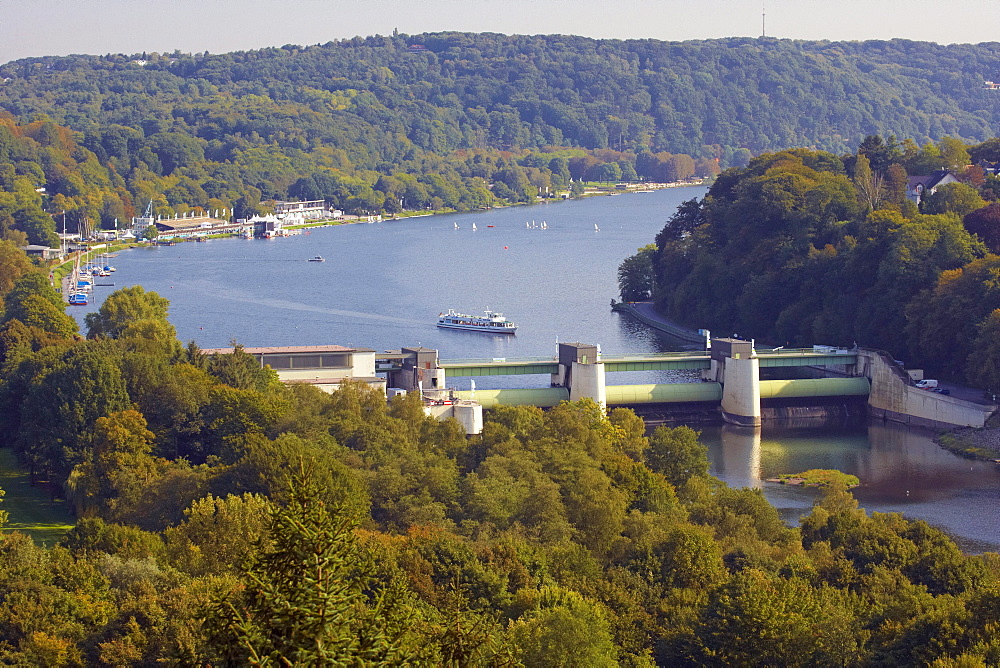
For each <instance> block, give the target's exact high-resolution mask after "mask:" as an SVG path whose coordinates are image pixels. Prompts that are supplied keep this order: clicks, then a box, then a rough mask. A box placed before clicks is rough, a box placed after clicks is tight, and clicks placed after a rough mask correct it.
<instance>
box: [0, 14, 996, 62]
mask: <svg viewBox="0 0 1000 668" xmlns="http://www.w3.org/2000/svg"><path fill="white" fill-rule="evenodd" d="M762 7H763V9H764V10H765V13H766V17H767V18H766V32H767V34H768V35H769V36H774V37H788V38H798V39H829V40H864V39H891V38H894V37H902V38H906V39H914V40H926V41H933V42H939V43H942V44H951V43H955V42H973V43H975V42H986V41H997V40H1000V20H998V19H1000V1H998V0H946V1H941V0H936V1H934V2H931V1H930V0H907V1H905V2H904V1H901V0H764V1H763V2H761V0H685V1H680V0H659V1H655V0H548V1H545V2H541V1H538V0H409V1H407V2H403V1H400V0H353V1H350V2H348V1H347V0H0V63H4V62H7V61H10V60H15V59H17V58H24V57H27V56H43V55H66V54H70V53H88V54H105V53H127V54H131V53H140V52H142V51H159V52H170V51H173V50H175V49H180V50H181V51H184V52H200V51H209V52H212V53H222V52H225V51H235V50H243V49H255V48H260V47H265V46H281V45H283V44H321V43H324V42H327V41H330V40H334V39H339V38H343V37H353V36H355V35H362V36H367V35H374V34H382V35H387V34H391V33H392V31H393V29H394V28H396V29H398V30H399V31H400V32H402V33H408V34H415V33H420V32H435V31H441V30H463V31H472V32H499V33H505V34H514V33H517V34H530V35H535V34H552V33H560V34H574V35H585V36H588V37H598V38H601V37H605V38H652V39H662V40H686V39H705V38H712V37H731V36H752V37H757V36H759V35H760V34H761V11H762Z"/></svg>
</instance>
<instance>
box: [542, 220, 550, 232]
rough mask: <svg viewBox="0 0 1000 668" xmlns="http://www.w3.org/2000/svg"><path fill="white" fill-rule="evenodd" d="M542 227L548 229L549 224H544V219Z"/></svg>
mask: <svg viewBox="0 0 1000 668" xmlns="http://www.w3.org/2000/svg"><path fill="white" fill-rule="evenodd" d="M542 229H543V230H547V229H549V226H548V225H546V224H545V221H544V220H543V221H542Z"/></svg>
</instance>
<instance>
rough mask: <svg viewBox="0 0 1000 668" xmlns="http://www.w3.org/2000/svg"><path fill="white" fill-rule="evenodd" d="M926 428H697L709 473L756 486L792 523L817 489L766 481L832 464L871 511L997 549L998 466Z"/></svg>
mask: <svg viewBox="0 0 1000 668" xmlns="http://www.w3.org/2000/svg"><path fill="white" fill-rule="evenodd" d="M933 437H934V434H933V433H932V432H929V431H926V430H922V429H916V428H912V427H907V426H906V425H899V424H895V423H891V422H871V423H868V422H865V421H838V422H829V421H814V420H796V421H776V422H770V423H765V425H764V426H763V427H762V428H760V429H753V428H746V427H735V426H733V425H718V426H709V427H705V428H703V429H702V441H703V442H704V443H705V444H706V445H707V446H708V448H709V458H710V460H711V464H712V470H713V473H714V475H716V476H718V477H719V478H720V479H722V480H724V481H725V482H727V483H728V484H730V485H733V486H740V487H760V488H762V489H763V490H764V494H765V496H767V498H768V500H770V501H771V503H772V504H773V505H774V506H775V507H776V508H778V510H779V512H780V513H781V514H782V517H784V519H785V520H786V521H788V522H792V523H795V522H797V520H798V518H799V517H800V516H801V515H803V514H805V513H808V512H809V509H810V507H811V506H812V503H813V501H814V500H815V499H816V497H817V494H818V492H817V491H816V490H813V489H803V488H799V487H789V486H786V485H780V484H776V483H768V482H765V481H766V479H767V478H772V477H776V476H778V475H779V474H782V473H798V472H800V471H805V470H808V469H812V468H824V469H838V470H841V471H844V472H845V473H851V474H854V475H856V476H858V478H859V479H860V480H861V486H860V487H858V488H857V489H856V490H854V496H855V498H857V499H858V502H859V504H860V505H861V506H862V507H863V508H865V509H866V510H868V512H869V513H871V512H899V513H903V514H904V515H905V516H906V517H908V518H911V519H922V520H926V521H927V522H929V523H931V524H933V525H934V526H937V527H939V528H941V529H943V530H945V531H947V532H948V533H949V534H951V535H952V536H953V537H954V538H955V540H956V541H957V542H958V543H959V545H961V546H962V548H963V549H965V550H967V551H970V552H983V551H997V550H1000V466H998V465H997V464H994V463H992V462H979V461H972V460H968V459H964V458H962V457H958V456H956V455H954V454H952V453H950V452H948V451H947V450H944V449H942V448H941V447H939V446H938V445H937V444H936V443H934V441H933Z"/></svg>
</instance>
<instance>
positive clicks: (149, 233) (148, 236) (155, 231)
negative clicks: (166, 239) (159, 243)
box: [140, 225, 160, 241]
mask: <svg viewBox="0 0 1000 668" xmlns="http://www.w3.org/2000/svg"><path fill="white" fill-rule="evenodd" d="M159 236H160V229H159V228H158V227H157V226H156V225H149V226H147V227H146V229H144V230H143V231H142V234H141V235H140V238H141V239H145V240H146V241H156V239H157V238H158V237H159Z"/></svg>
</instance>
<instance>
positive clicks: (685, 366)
mask: <svg viewBox="0 0 1000 668" xmlns="http://www.w3.org/2000/svg"><path fill="white" fill-rule="evenodd" d="M757 358H758V360H759V364H760V367H761V368H767V367H797V366H844V365H850V364H855V363H856V362H857V361H858V357H857V355H856V354H855V353H854V352H853V351H850V350H843V349H834V348H830V349H820V350H817V349H816V348H788V349H785V348H777V349H773V350H758V351H757ZM711 359H712V358H711V355H710V353H709V352H707V351H704V350H698V351H690V352H671V353H650V354H645V355H620V356H613V355H602V356H601V360H600V361H601V362H603V363H604V370H605V371H606V372H612V371H687V370H699V369H708V368H709V367H710V366H711ZM440 366H441V367H442V368H443V369H445V373H446V374H447V376H448V378H463V377H465V378H467V377H478V376H520V375H528V374H541V373H547V374H554V373H558V371H559V363H558V362H557V361H556V358H555V357H517V358H514V357H511V358H503V357H496V358H493V359H468V360H441V362H440Z"/></svg>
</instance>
